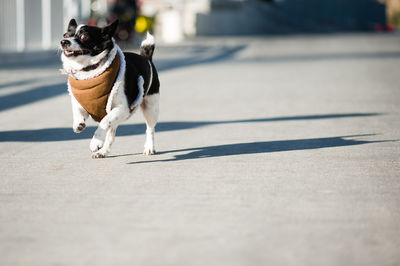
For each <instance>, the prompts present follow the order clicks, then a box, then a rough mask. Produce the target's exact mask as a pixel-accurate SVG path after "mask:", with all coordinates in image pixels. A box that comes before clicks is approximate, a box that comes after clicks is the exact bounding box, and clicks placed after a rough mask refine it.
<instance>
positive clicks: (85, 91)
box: [68, 53, 120, 122]
mask: <svg viewBox="0 0 400 266" xmlns="http://www.w3.org/2000/svg"><path fill="white" fill-rule="evenodd" d="M119 66H120V58H119V55H118V53H117V54H116V55H115V58H114V60H113V62H112V63H111V65H110V66H109V67H108V68H107V69H106V70H105V71H104V72H103V73H102V74H100V75H99V76H97V77H94V78H91V79H87V80H77V79H75V78H73V77H71V75H68V81H69V84H70V87H71V92H72V93H73V95H74V96H75V99H76V100H77V101H78V102H79V103H80V105H81V106H82V107H83V108H84V109H85V110H86V111H87V112H88V113H89V114H90V116H91V117H92V118H93V119H94V120H95V121H97V122H100V121H101V120H102V119H103V118H104V117H105V116H106V115H107V112H106V106H107V101H108V97H109V96H110V93H111V89H112V88H113V85H114V83H115V80H116V79H117V76H118V72H119Z"/></svg>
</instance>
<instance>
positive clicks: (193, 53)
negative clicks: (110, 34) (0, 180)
mask: <svg viewBox="0 0 400 266" xmlns="http://www.w3.org/2000/svg"><path fill="white" fill-rule="evenodd" d="M245 47H246V45H238V46H222V47H217V48H214V47H212V46H202V47H192V48H190V47H189V48H186V49H189V50H190V53H189V54H190V56H188V57H184V58H178V59H164V60H163V59H161V60H158V61H157V60H156V61H157V62H156V66H157V69H158V71H166V70H170V69H175V68H181V67H186V66H192V65H198V64H205V63H212V62H218V61H222V60H225V59H229V58H230V57H232V56H234V54H236V53H237V52H239V51H240V50H242V49H244V48H245ZM21 67H27V66H26V65H25V64H21ZM58 68H59V67H57V68H56V67H55V69H58ZM31 81H32V80H19V81H16V82H10V83H3V84H0V89H1V88H6V87H10V86H18V85H25V84H28V83H29V82H31ZM63 93H67V83H66V82H65V83H57V84H53V85H46V86H39V87H34V88H31V89H29V90H26V91H22V92H16V93H12V94H9V95H5V96H1V97H0V111H4V110H8V109H11V108H16V107H19V106H23V105H26V104H30V103H34V102H38V101H41V100H45V99H48V98H52V97H55V96H58V95H61V94H63Z"/></svg>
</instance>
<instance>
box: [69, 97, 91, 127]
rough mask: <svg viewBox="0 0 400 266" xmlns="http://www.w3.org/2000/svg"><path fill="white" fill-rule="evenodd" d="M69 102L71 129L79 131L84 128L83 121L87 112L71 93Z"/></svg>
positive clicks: (87, 114)
mask: <svg viewBox="0 0 400 266" xmlns="http://www.w3.org/2000/svg"><path fill="white" fill-rule="evenodd" d="M71 104H72V118H73V122H72V129H73V130H74V132H75V133H81V132H82V131H83V130H84V129H85V128H86V124H85V121H86V119H87V118H88V117H89V113H88V112H87V111H86V110H85V109H84V108H83V107H82V106H81V105H80V104H79V102H78V101H77V100H76V99H75V97H74V95H73V94H72V93H71Z"/></svg>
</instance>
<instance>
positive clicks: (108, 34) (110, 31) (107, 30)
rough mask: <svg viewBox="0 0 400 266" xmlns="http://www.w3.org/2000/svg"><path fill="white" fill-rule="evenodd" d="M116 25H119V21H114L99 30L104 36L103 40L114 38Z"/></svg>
mask: <svg viewBox="0 0 400 266" xmlns="http://www.w3.org/2000/svg"><path fill="white" fill-rule="evenodd" d="M118 23H119V20H118V19H116V20H115V21H114V22H113V23H111V24H109V25H107V26H105V27H104V28H103V29H102V30H101V32H102V33H103V35H104V38H107V39H111V38H112V37H113V36H114V34H115V31H116V30H117V27H118Z"/></svg>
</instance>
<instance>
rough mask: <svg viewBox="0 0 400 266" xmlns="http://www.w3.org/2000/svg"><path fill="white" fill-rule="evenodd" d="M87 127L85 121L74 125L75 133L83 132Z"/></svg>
mask: <svg viewBox="0 0 400 266" xmlns="http://www.w3.org/2000/svg"><path fill="white" fill-rule="evenodd" d="M85 128H86V124H85V123H83V122H82V123H79V124H77V125H75V124H74V125H73V128H72V129H73V130H74V132H75V133H81V132H82V131H83V130H84V129H85Z"/></svg>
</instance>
